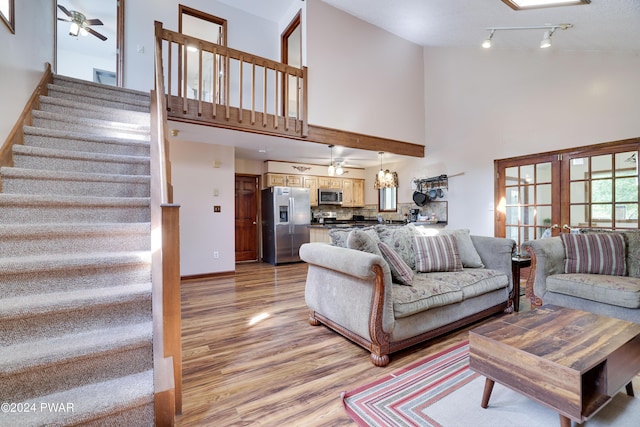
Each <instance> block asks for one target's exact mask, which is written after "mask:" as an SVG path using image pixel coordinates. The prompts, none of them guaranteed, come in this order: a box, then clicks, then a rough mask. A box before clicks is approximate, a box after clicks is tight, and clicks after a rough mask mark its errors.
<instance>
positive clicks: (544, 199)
mask: <svg viewBox="0 0 640 427" xmlns="http://www.w3.org/2000/svg"><path fill="white" fill-rule="evenodd" d="M536 204H537V205H550V204H551V184H543V185H538V186H536Z"/></svg>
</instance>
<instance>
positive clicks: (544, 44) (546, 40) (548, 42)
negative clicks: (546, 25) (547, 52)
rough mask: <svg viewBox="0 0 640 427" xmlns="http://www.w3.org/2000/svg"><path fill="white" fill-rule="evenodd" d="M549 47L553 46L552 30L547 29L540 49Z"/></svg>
mask: <svg viewBox="0 0 640 427" xmlns="http://www.w3.org/2000/svg"><path fill="white" fill-rule="evenodd" d="M548 47H551V32H550V31H545V32H544V37H543V38H542V41H541V42H540V49H546V48H548Z"/></svg>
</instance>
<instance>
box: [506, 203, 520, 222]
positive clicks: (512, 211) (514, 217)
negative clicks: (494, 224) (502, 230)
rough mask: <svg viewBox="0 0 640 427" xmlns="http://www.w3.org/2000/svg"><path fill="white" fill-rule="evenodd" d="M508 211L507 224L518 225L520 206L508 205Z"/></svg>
mask: <svg viewBox="0 0 640 427" xmlns="http://www.w3.org/2000/svg"><path fill="white" fill-rule="evenodd" d="M506 211H507V212H506V221H507V224H513V225H517V224H518V223H519V219H520V213H519V211H520V208H518V207H517V206H511V207H507V209H506Z"/></svg>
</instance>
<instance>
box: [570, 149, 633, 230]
mask: <svg viewBox="0 0 640 427" xmlns="http://www.w3.org/2000/svg"><path fill="white" fill-rule="evenodd" d="M612 151H613V150H612ZM637 158H638V152H637V151H622V152H618V153H609V154H598V155H593V156H589V155H584V152H583V153H581V154H580V155H579V156H575V157H573V156H571V155H568V156H567V158H566V161H567V162H568V168H569V180H568V181H569V182H568V188H569V203H568V205H569V208H568V218H564V215H563V221H562V222H563V223H568V224H569V226H570V227H571V228H602V229H615V228H638V166H637ZM565 219H566V221H565Z"/></svg>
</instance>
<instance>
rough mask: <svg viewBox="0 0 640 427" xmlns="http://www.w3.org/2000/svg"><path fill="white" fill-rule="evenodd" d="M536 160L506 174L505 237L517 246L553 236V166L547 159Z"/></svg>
mask: <svg viewBox="0 0 640 427" xmlns="http://www.w3.org/2000/svg"><path fill="white" fill-rule="evenodd" d="M536 160H537V159H533V160H532V159H529V160H528V162H527V163H524V162H523V163H522V164H519V165H514V166H510V167H506V168H504V172H503V174H504V175H503V176H504V197H503V199H502V200H503V205H504V224H505V237H507V238H511V239H513V240H515V241H516V243H517V244H518V246H519V245H521V244H522V243H524V242H526V241H527V240H533V239H536V238H540V237H543V236H544V237H546V236H547V235H548V236H550V235H551V225H552V223H553V221H552V216H553V207H552V203H553V199H554V194H553V182H552V177H553V167H554V165H553V163H552V162H551V161H550V159H549V158H548V156H546V157H543V158H541V159H540V160H541V161H536ZM499 209H501V207H499Z"/></svg>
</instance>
